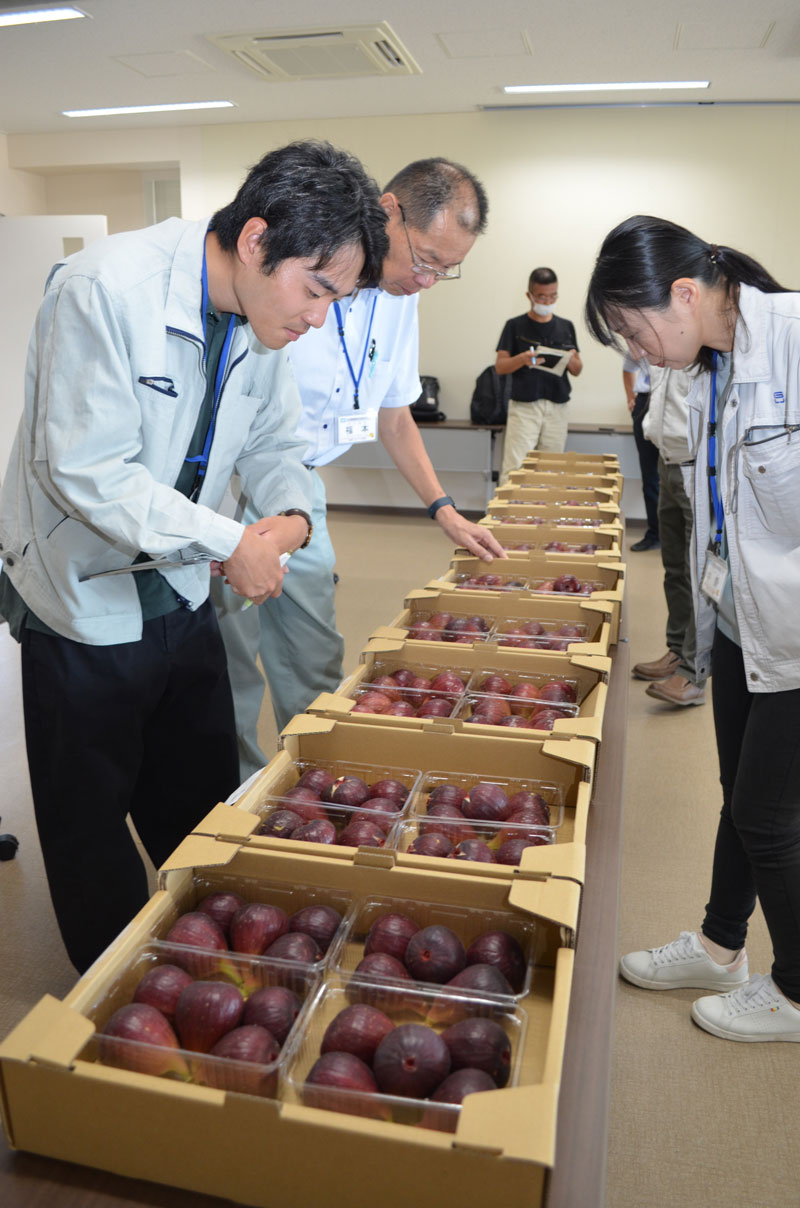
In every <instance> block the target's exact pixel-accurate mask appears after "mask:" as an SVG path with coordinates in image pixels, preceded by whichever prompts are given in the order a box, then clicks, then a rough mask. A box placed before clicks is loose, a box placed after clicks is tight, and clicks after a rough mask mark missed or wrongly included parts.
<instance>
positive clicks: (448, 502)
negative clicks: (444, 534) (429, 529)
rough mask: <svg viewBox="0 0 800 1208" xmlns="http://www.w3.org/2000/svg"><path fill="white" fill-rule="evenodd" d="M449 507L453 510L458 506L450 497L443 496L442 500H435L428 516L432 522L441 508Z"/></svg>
mask: <svg viewBox="0 0 800 1208" xmlns="http://www.w3.org/2000/svg"><path fill="white" fill-rule="evenodd" d="M448 506H450V507H451V508H454V507H455V506H456V505H455V503H454V502H453V500H452V499H451V498H450V496H449V495H442V497H441V499H434V501H433V503H432V504H431V505H430V507H429V508H428V515H429V516H430V518H431V520H433V519H434V517H435V516H436V513H437V512H438V511H439V508H446V507H448Z"/></svg>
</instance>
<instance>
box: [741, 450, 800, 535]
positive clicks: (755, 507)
mask: <svg viewBox="0 0 800 1208" xmlns="http://www.w3.org/2000/svg"><path fill="white" fill-rule="evenodd" d="M739 456H740V458H741V482H740V487H739V509H738V510H739V527H740V530H741V532H742V533H743V535H745V536H748V537H757V536H758V535H759V533H761V532H763V530H764V529H767V531H768V532H771V533H780V534H782V535H783V536H793V535H797V536H798V537H800V510H798V506H797V486H798V482H800V434H798V433H793V434H791V435H788V436H784V435H782V436H780V437H777V438H776V439H774V440H765V441H761V442H760V443H758V444H752V445H747V444H744V445H742V446H741V448H740V451H739Z"/></svg>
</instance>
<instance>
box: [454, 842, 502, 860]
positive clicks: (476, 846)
mask: <svg viewBox="0 0 800 1208" xmlns="http://www.w3.org/2000/svg"><path fill="white" fill-rule="evenodd" d="M450 858H451V859H453V860H474V861H476V862H477V863H479V864H494V863H495V858H494V852H493V851H492V849H491V847H489V845H488V843H484V842H483V840H482V839H464V840H463V842H461V843H459V844H458V846H457V847H454V848H453V850H452V852H451V853H450Z"/></svg>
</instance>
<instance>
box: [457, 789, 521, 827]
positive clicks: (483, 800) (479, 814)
mask: <svg viewBox="0 0 800 1208" xmlns="http://www.w3.org/2000/svg"><path fill="white" fill-rule="evenodd" d="M461 808H462V810H463V811H464V817H465V818H479V819H481V821H484V822H504V821H505V820H506V818H507V817H508V815H509V812H510V811H509V807H508V797H507V796H506V794H505V793H504V792H503V790H502V789H501V788H500V785H499V784H490V783H486V782H481V783H479V784H475V785H473V786H472V788H471V789H470V791H469V793H468V794H467V796H466V797H465V798H464V801H463V803H462V806H461Z"/></svg>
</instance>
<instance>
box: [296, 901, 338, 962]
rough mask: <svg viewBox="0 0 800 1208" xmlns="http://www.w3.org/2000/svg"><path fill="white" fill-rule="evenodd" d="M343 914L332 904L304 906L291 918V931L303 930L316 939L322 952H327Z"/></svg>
mask: <svg viewBox="0 0 800 1208" xmlns="http://www.w3.org/2000/svg"><path fill="white" fill-rule="evenodd" d="M341 921H342V916H341V915H340V914H339V911H338V910H334V908H333V907H332V906H303V907H302V908H301V909H300V910H296V911H295V912H294V914H293V915H292V916H291V917H290V919H289V930H290V931H302V932H303V934H304V935H310V936H311V938H312V940H316V941H317V943H318V944H319V947H320V950H321V951H322V952H327V951H328V948H329V947H330V943H331V940H332V939H333V937H334V935H335V934H336V932H337V930H338V928H339V924H340V923H341Z"/></svg>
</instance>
